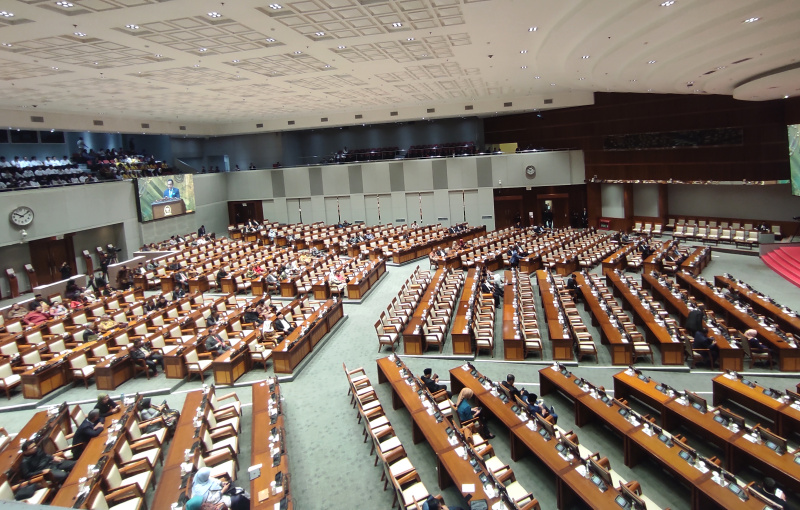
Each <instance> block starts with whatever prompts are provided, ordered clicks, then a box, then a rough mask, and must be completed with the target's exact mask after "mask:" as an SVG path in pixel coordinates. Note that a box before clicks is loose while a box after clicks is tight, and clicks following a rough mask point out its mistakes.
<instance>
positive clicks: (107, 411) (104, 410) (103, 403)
mask: <svg viewBox="0 0 800 510" xmlns="http://www.w3.org/2000/svg"><path fill="white" fill-rule="evenodd" d="M94 408H95V409H97V410H98V411H99V412H100V417H101V418H105V417H106V416H110V415H112V414H114V413H116V412H117V411H119V410H120V406H119V404H117V403H116V402H114V401H113V400H111V397H109V396H108V395H107V394H106V393H101V394H100V395H98V396H97V403H96V404H95V405H94Z"/></svg>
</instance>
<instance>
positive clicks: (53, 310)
mask: <svg viewBox="0 0 800 510" xmlns="http://www.w3.org/2000/svg"><path fill="white" fill-rule="evenodd" d="M67 313H69V311H68V310H67V308H66V307H65V306H64V305H63V304H61V303H56V304H54V305H53V306H51V307H50V317H52V318H54V319H57V318H59V317H64V316H66V315H67Z"/></svg>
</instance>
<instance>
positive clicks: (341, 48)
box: [339, 46, 347, 50]
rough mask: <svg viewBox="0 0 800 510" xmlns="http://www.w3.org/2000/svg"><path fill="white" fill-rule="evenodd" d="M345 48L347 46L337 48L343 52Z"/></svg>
mask: <svg viewBox="0 0 800 510" xmlns="http://www.w3.org/2000/svg"><path fill="white" fill-rule="evenodd" d="M345 48H347V46H339V49H340V50H343V49H345Z"/></svg>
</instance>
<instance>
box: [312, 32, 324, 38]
mask: <svg viewBox="0 0 800 510" xmlns="http://www.w3.org/2000/svg"><path fill="white" fill-rule="evenodd" d="M314 35H316V36H317V37H322V36H323V35H325V32H317V33H315V34H314Z"/></svg>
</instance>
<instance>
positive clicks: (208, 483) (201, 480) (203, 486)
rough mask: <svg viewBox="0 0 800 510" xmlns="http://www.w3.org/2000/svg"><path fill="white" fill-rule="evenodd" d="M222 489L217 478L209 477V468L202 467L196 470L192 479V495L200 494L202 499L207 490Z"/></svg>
mask: <svg viewBox="0 0 800 510" xmlns="http://www.w3.org/2000/svg"><path fill="white" fill-rule="evenodd" d="M218 490H222V485H220V483H219V480H217V479H216V478H212V477H211V469H210V468H207V467H204V468H200V469H198V470H197V473H195V475H194V480H193V481H192V496H200V497H202V498H203V499H205V498H206V495H207V494H208V492H209V491H218Z"/></svg>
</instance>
